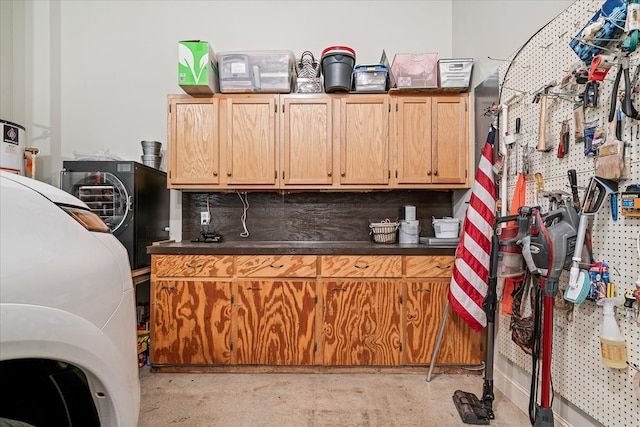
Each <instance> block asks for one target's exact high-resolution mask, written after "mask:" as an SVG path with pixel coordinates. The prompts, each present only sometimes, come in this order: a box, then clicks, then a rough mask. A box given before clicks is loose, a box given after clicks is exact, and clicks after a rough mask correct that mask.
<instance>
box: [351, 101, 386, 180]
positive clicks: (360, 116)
mask: <svg viewBox="0 0 640 427" xmlns="http://www.w3.org/2000/svg"><path fill="white" fill-rule="evenodd" d="M339 120H340V184H341V185H369V186H378V185H385V186H386V185H387V184H388V183H389V177H390V173H391V172H390V170H389V97H388V96H387V95H370V94H369V95H348V96H343V97H342V98H340V113H339Z"/></svg>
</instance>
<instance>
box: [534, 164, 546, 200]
mask: <svg viewBox="0 0 640 427" xmlns="http://www.w3.org/2000/svg"><path fill="white" fill-rule="evenodd" d="M534 177H535V180H536V194H535V205H536V206H540V203H539V198H540V193H541V192H542V190H544V179H543V178H542V174H541V173H540V172H536V174H535V175H534Z"/></svg>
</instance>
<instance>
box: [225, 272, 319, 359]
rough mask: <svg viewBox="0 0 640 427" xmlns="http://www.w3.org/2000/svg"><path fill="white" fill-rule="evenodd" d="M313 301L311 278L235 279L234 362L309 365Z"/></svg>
mask: <svg viewBox="0 0 640 427" xmlns="http://www.w3.org/2000/svg"><path fill="white" fill-rule="evenodd" d="M315 300H316V298H315V286H314V282H313V281H311V280H304V279H282V280H266V279H265V280H240V281H238V299H237V301H236V304H235V316H236V317H235V318H236V322H235V324H236V325H237V338H236V339H235V340H234V343H235V345H234V349H235V352H236V362H237V363H238V364H239V365H245V364H250V365H312V364H313V361H314V351H315V338H314V324H315V322H314V313H315Z"/></svg>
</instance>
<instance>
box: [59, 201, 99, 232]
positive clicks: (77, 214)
mask: <svg viewBox="0 0 640 427" xmlns="http://www.w3.org/2000/svg"><path fill="white" fill-rule="evenodd" d="M58 206H60V208H62V210H63V211H65V212H66V213H68V214H69V215H70V216H71V217H72V218H73V219H75V220H76V221H78V222H79V223H80V224H81V225H82V226H83V227H84V228H86V229H87V230H89V231H97V232H99V233H111V230H110V229H109V227H108V226H107V224H105V223H104V221H103V220H102V218H100V217H99V216H98V215H96V214H95V213H93V212H91V211H90V210H88V209H82V208H78V207H76V206H66V205H58Z"/></svg>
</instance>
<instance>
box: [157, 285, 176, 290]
mask: <svg viewBox="0 0 640 427" xmlns="http://www.w3.org/2000/svg"><path fill="white" fill-rule="evenodd" d="M160 289H169V290H171V291H175V290H176V289H178V288H176V287H175V286H163V287H161V288H160Z"/></svg>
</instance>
